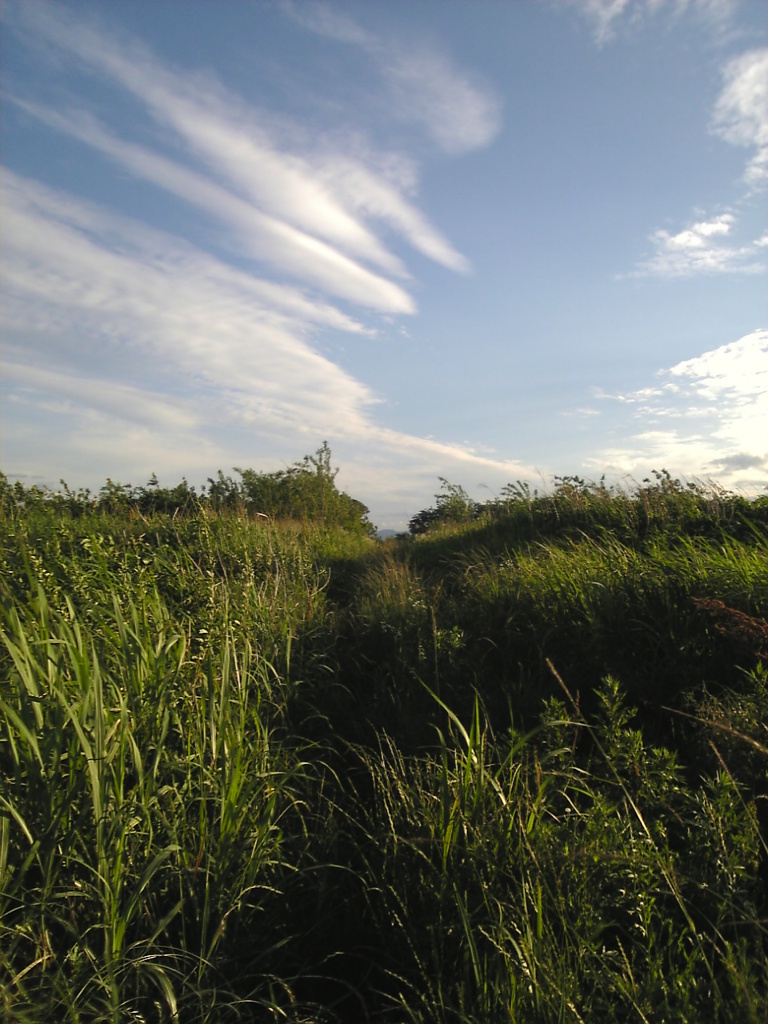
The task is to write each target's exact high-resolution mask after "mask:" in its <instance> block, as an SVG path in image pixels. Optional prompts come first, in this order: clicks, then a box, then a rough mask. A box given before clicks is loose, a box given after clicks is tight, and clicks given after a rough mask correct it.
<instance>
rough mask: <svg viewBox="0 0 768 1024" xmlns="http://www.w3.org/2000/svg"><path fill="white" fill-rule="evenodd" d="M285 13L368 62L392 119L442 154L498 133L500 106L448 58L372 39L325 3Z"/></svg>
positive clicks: (406, 43) (475, 144)
mask: <svg viewBox="0 0 768 1024" xmlns="http://www.w3.org/2000/svg"><path fill="white" fill-rule="evenodd" d="M287 9H288V10H289V11H290V12H291V13H292V15H293V17H294V18H295V20H296V21H297V22H298V23H299V24H301V25H303V26H304V28H306V29H308V30H310V31H312V32H315V33H317V34H318V35H321V36H325V37H326V38H328V39H333V40H335V41H337V42H340V43H345V44H347V45H351V46H356V47H359V48H360V49H361V50H363V51H364V52H365V53H366V54H367V55H368V56H369V57H371V58H372V59H373V61H374V62H375V65H376V67H377V69H378V73H379V75H380V76H381V79H382V81H383V83H384V86H385V89H386V91H387V110H388V111H389V113H390V116H394V117H397V118H398V119H400V120H401V121H405V122H409V123H413V124H417V125H419V126H421V127H422V128H423V129H425V130H426V132H427V133H428V134H429V136H430V137H431V138H432V140H433V141H434V142H435V143H436V144H437V145H438V146H439V147H440V148H441V149H443V150H444V151H445V152H446V153H452V154H458V153H466V152H469V151H470V150H473V149H478V148H481V147H483V146H487V145H488V144H489V143H490V142H491V141H492V140H493V139H494V138H495V137H496V135H497V134H498V132H499V130H500V128H501V104H500V101H499V100H498V98H497V97H496V95H495V94H494V93H493V92H492V91H491V89H490V88H489V87H488V86H486V85H483V84H482V83H481V82H480V81H479V80H477V79H474V78H473V77H472V76H470V75H469V74H468V73H467V72H466V71H463V70H461V69H459V68H458V67H457V66H456V65H455V64H454V62H453V61H452V60H451V59H450V57H448V56H447V55H446V54H444V53H441V52H439V51H438V50H437V49H435V48H434V47H432V48H430V47H428V46H427V45H426V44H424V43H420V44H414V43H413V42H411V41H405V40H402V39H384V38H381V37H379V36H375V35H374V34H373V33H371V32H368V31H366V30H365V29H364V28H362V27H361V26H360V25H358V24H357V23H356V22H354V21H353V20H352V19H351V18H348V17H347V16H346V15H344V14H341V13H340V12H339V11H337V10H334V9H333V8H332V7H330V6H328V5H327V4H301V5H298V4H292V5H290V6H289V7H288V8H287Z"/></svg>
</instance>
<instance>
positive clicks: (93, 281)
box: [0, 170, 525, 508]
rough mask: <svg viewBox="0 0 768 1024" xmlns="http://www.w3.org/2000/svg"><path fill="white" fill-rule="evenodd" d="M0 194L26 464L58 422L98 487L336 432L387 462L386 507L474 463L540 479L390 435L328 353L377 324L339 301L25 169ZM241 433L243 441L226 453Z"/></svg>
mask: <svg viewBox="0 0 768 1024" xmlns="http://www.w3.org/2000/svg"><path fill="white" fill-rule="evenodd" d="M0 185H1V186H2V187H1V188H0V204H1V205H2V209H3V238H2V258H3V280H2V309H3V335H4V339H5V345H4V367H3V388H4V391H5V406H6V411H7V410H8V409H9V408H11V409H12V411H14V417H13V424H12V425H11V426H10V428H9V429H6V430H5V443H6V445H7V444H9V443H12V444H13V449H14V452H15V453H16V455H17V457H20V456H21V455H22V454H23V453H24V451H25V443H26V442H25V432H24V429H23V428H22V426H21V424H23V423H24V422H32V421H35V420H37V421H39V418H40V417H41V416H42V417H45V418H46V420H47V421H50V422H51V423H53V424H55V426H54V427H52V429H51V432H50V440H49V443H48V445H47V449H48V452H49V459H50V472H51V474H52V475H53V474H60V473H61V472H62V471H64V472H71V471H72V466H73V464H74V465H76V466H77V467H79V478H80V479H82V477H83V473H84V465H86V464H87V467H88V468H87V470H86V471H85V475H86V479H88V480H90V475H91V474H92V473H93V472H97V471H98V470H97V469H96V467H98V466H100V465H103V466H104V468H105V471H106V472H109V473H112V474H113V475H114V472H115V468H114V459H115V452H116V451H119V452H122V453H123V454H121V455H120V457H119V459H118V462H119V463H120V465H121V466H122V467H125V466H127V467H128V471H129V472H134V473H135V472H136V471H138V470H136V469H134V470H131V468H130V467H131V466H134V467H142V466H144V467H147V466H151V467H152V468H154V469H156V470H160V471H162V470H163V469H165V468H168V469H169V470H171V471H174V472H175V473H176V475H178V473H179V472H182V471H183V472H187V473H190V472H194V471H196V470H197V469H198V468H206V469H207V471H208V472H211V471H212V470H213V469H214V468H216V467H217V466H220V465H222V464H223V465H225V466H226V465H227V464H228V463H229V464H231V463H235V462H237V461H240V462H245V464H248V462H249V461H250V460H252V459H253V458H254V456H259V455H260V456H261V457H262V458H265V457H266V458H273V456H274V449H275V447H276V445H277V446H279V445H281V444H284V441H285V438H290V439H291V450H292V451H295V450H296V446H297V445H299V446H302V445H306V447H307V448H309V449H311V448H312V446H313V445H315V444H316V443H317V439H318V438H321V437H325V438H328V440H329V441H331V442H332V443H335V444H336V443H338V444H341V445H344V444H351V443H354V444H355V445H359V444H360V443H362V444H364V445H365V446H366V452H367V456H366V457H367V458H369V459H378V460H380V461H385V462H386V461H387V460H388V463H389V464H388V473H387V474H386V482H385V479H384V477H382V476H381V475H380V476H379V478H378V481H377V478H376V477H375V476H374V477H372V478H371V480H370V488H371V490H370V491H369V493H368V495H363V496H365V497H367V498H368V500H372V498H373V497H378V498H379V499H380V507H383V508H386V506H387V502H388V501H390V500H391V499H390V496H389V495H388V493H387V492H388V490H390V489H392V488H393V487H394V486H395V485H394V484H393V481H396V480H397V479H398V475H403V476H404V477H405V478H406V479H410V478H414V476H415V477H418V478H419V479H420V480H421V481H422V483H423V481H424V480H425V479H429V478H430V477H435V476H437V475H438V474H439V473H442V472H445V467H446V466H463V467H470V468H474V469H476V470H480V469H481V470H483V471H488V472H489V473H490V474H491V476H492V478H493V477H494V476H495V478H496V479H499V480H502V481H503V480H504V479H506V478H507V477H512V476H514V475H520V474H521V473H523V472H524V471H525V467H522V466H520V465H519V464H517V463H513V462H509V461H506V460H503V459H494V458H493V457H492V456H489V455H488V454H487V453H481V452H475V451H473V450H472V449H470V448H468V447H467V446H464V445H456V444H450V443H442V442H440V441H436V440H434V439H432V438H422V437H417V436H413V435H408V434H405V433H403V432H399V431H396V430H393V429H391V428H387V427H383V426H381V425H379V424H378V423H377V422H376V419H375V417H374V415H373V414H374V411H375V409H376V407H377V406H378V405H379V404H380V402H381V398H380V396H378V395H376V394H375V393H374V392H373V391H372V390H371V389H370V388H369V387H367V386H366V385H365V384H363V383H362V382H360V381H358V380H356V379H355V378H354V377H353V376H351V375H350V374H348V373H346V372H345V371H344V370H343V369H341V367H339V366H338V365H337V364H336V363H334V362H333V361H332V360H331V359H329V358H327V357H326V356H324V355H323V354H321V352H319V351H318V349H317V348H316V347H315V345H314V343H313V342H314V338H315V336H316V333H317V331H319V330H322V329H325V328H332V329H333V330H336V331H342V332H345V333H347V334H351V335H362V334H365V333H366V332H367V331H368V329H367V328H366V327H365V325H363V324H362V323H360V322H359V321H358V320H356V319H354V318H353V317H350V316H349V315H348V314H347V313H346V312H344V311H343V310H340V309H338V308H337V307H335V306H334V305H333V304H331V303H329V302H327V301H325V300H322V299H318V298H317V297H313V296H311V295H308V294H306V293H305V292H304V291H302V290H300V289H298V288H295V287H292V286H288V285H285V284H279V283H277V282H275V281H270V280H264V279H261V278H258V277H256V276H255V275H253V274H251V273H246V272H245V271H243V270H241V269H238V268H236V267H234V266H231V265H229V264H228V263H226V262H222V261H221V260H219V259H217V258H215V257H214V256H212V255H211V254H209V253H206V252H204V251H202V250H200V249H198V248H197V247H195V246H193V245H191V244H189V243H186V242H183V241H181V240H180V239H178V238H175V237H172V236H169V235H167V234H165V233H163V232H160V231H157V230H155V229H152V228H150V227H147V226H145V225H142V224H139V223H137V222H135V221H132V220H129V219H127V218H124V217H121V216H120V215H118V214H115V213H113V212H109V211H106V210H104V209H103V208H101V207H99V206H97V205H95V204H93V203H90V202H85V201H83V200H78V199H75V198H74V197H72V196H71V195H68V194H66V193H62V192H61V191H59V190H55V189H51V188H49V187H46V186H43V185H41V184H40V183H38V182H34V181H31V180H30V179H28V178H25V177H22V176H19V175H16V174H14V173H13V172H10V171H7V170H6V171H4V172H3V174H2V178H0ZM25 410H27V419H26V420H25ZM225 430H226V431H232V432H233V434H232V437H234V438H235V440H231V439H230V440H228V442H227V445H226V446H224V445H223V444H220V443H219V442H218V441H217V437H219V436H220V435H221V432H222V431H225ZM121 438H122V442H121V441H120V439H121ZM237 438H239V440H237ZM254 438H258V439H260V441H259V444H254ZM302 439H303V440H302ZM108 442H109V443H108ZM110 446H111V447H110ZM110 452H111V458H112V460H113V463H112V466H110V465H109V460H108V458H107V456H108V455H109V454H110ZM174 459H175V462H174ZM358 459H359V456H358ZM126 460H127V461H126ZM38 462H39V457H38ZM398 463H399V469H398ZM6 465H7V463H6ZM348 466H349V467H350V468H351V469H353V470H354V469H355V458H354V457H352V458H350V459H348ZM67 467H69V469H67ZM409 467H410V468H409ZM9 468H11V469H12V467H9ZM120 471H121V472H122V471H123V470H120ZM55 478H56V479H57V478H58V476H56V477H55Z"/></svg>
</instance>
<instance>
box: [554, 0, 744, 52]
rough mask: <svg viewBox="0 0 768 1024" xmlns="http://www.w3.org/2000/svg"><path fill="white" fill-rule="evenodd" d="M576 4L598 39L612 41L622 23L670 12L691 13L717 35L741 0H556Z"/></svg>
mask: <svg viewBox="0 0 768 1024" xmlns="http://www.w3.org/2000/svg"><path fill="white" fill-rule="evenodd" d="M556 2H561V3H562V2H564V3H566V4H567V5H568V6H570V7H573V8H574V9H575V10H576V11H578V13H579V14H580V15H581V16H582V17H584V18H585V19H586V20H587V21H588V22H589V23H590V24H591V25H592V30H593V35H594V39H595V42H596V43H597V44H598V45H599V46H602V45H604V44H605V43H607V42H610V41H611V40H612V39H613V38H614V37H615V36H616V34H617V32H618V29H619V27H620V26H621V25H622V24H625V23H627V22H628V23H629V24H630V25H633V26H634V25H637V24H638V23H640V22H641V21H643V20H644V19H645V18H647V17H649V16H650V17H653V16H654V15H657V14H658V13H659V12H662V11H663V12H667V13H668V14H669V15H670V16H671V17H673V18H679V17H681V16H682V15H684V14H685V13H687V12H692V13H693V14H694V15H695V16H696V17H698V18H699V20H700V21H701V22H703V23H704V24H706V25H707V26H709V28H710V29H711V30H712V31H714V32H715V33H717V34H722V33H723V31H724V29H725V28H726V27H727V26H728V24H729V22H730V20H731V15H732V13H733V12H734V10H735V9H736V7H737V5H738V0H556Z"/></svg>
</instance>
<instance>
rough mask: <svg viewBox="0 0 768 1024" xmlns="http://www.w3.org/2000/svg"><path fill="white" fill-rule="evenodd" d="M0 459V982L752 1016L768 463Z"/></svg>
mask: <svg viewBox="0 0 768 1024" xmlns="http://www.w3.org/2000/svg"><path fill="white" fill-rule="evenodd" d="M238 474H239V479H232V478H229V477H225V476H224V475H223V474H221V473H220V474H219V475H218V477H217V478H216V479H212V480H210V481H209V486H208V487H207V488H206V489H205V490H204V491H203V492H201V493H196V492H195V491H194V489H193V488H190V487H189V486H188V485H187V484H186V482H183V483H182V484H181V485H179V486H178V487H176V488H173V489H163V488H160V487H159V485H158V484H157V481H156V480H154V479H153V480H151V481H150V482H149V484H147V485H146V487H142V488H131V487H125V486H121V485H116V484H114V483H112V482H111V481H108V482H107V484H106V485H105V486H104V488H102V489H101V491H100V492H99V493H98V494H96V495H91V494H90V493H89V492H87V491H79V492H73V491H71V490H69V489H68V488H66V486H65V487H64V489H63V490H62V491H61V492H59V493H56V494H54V493H52V492H49V491H44V490H39V489H37V488H25V487H23V486H21V485H20V484H16V485H12V484H10V483H9V482H8V481H7V480H6V478H5V477H2V476H0V514H1V517H2V521H1V522H0V615H1V618H0V722H1V723H2V725H1V726H0V1015H2V1017H3V1019H4V1020H8V1021H13V1022H19V1024H27V1022H29V1024H32V1022H35V1024H37V1022H41V1024H42V1022H51V1024H53V1022H55V1024H61V1022H72V1024H75V1022H78V1024H86V1022H89V1024H90V1022H96V1021H104V1022H113V1024H117V1022H131V1024H139V1022H146V1024H149V1022H155V1021H158V1022H161V1021H162V1022H166V1021H168V1022H170V1021H178V1022H180V1024H186V1022H210V1024H218V1022H222V1024H228V1022H233V1024H234V1022H238V1021H243V1022H250V1021H254V1022H256V1021H258V1022H261V1021H284V1022H286V1024H310V1022H316V1024H321V1022H322V1024H364V1022H371V1024H374V1022H381V1024H386V1022H391V1024H432V1022H435V1024H437V1022H439V1024H443V1022H444V1024H469V1022H472V1024H481V1022H483V1024H485V1022H510V1024H512V1022H520V1024H539V1022H541V1024H555V1022H558V1024H560V1022H562V1024H565V1022H568V1024H571V1022H573V1024H576V1022H584V1024H592V1022H595V1021H601V1022H634V1021H636V1022H638V1024H641V1022H665V1024H672V1022H681V1024H682V1022H692V1021H697V1022H713V1024H715V1022H721V1024H738V1022H745V1024H747V1022H753V1024H764V1022H765V1020H766V1019H768V899H767V896H768V891H767V886H768V845H766V844H767V843H768V728H767V727H766V723H768V622H766V619H768V498H766V497H761V498H756V499H751V500H748V499H746V498H744V497H741V496H737V495H733V494H729V493H726V492H724V491H722V490H720V489H718V488H717V487H715V486H707V487H704V486H699V485H688V484H683V483H681V482H680V481H678V480H676V479H673V478H672V477H671V476H670V475H669V474H668V473H666V472H660V473H657V474H655V475H654V476H653V478H651V479H649V480H647V481H643V482H642V483H640V484H638V485H637V486H636V487H635V488H633V489H632V490H629V491H627V490H617V489H612V488H608V487H605V486H604V485H603V484H592V483H589V482H586V481H584V480H581V479H579V478H577V477H565V478H556V479H555V481H554V483H553V486H552V488H551V490H550V491H549V492H548V493H546V494H544V493H542V494H539V493H536V492H531V490H530V489H529V488H528V487H527V486H525V485H524V484H520V483H518V484H514V485H510V486H509V487H508V488H506V489H505V491H504V492H503V493H502V495H501V496H500V497H499V498H497V499H493V500H492V501H488V502H486V503H484V504H477V503H475V502H473V501H471V500H470V499H469V498H468V496H467V495H466V494H465V492H464V491H463V490H462V488H461V487H459V486H457V485H452V484H449V483H447V482H443V488H442V491H441V493H440V494H439V495H438V496H437V497H436V502H435V505H434V507H432V508H430V509H425V510H423V511H422V512H420V513H418V514H417V515H415V516H414V518H413V519H412V520H411V524H410V530H409V533H408V534H407V535H404V536H401V537H397V538H394V539H391V540H387V541H380V540H378V539H377V538H376V536H375V532H374V530H373V528H372V526H371V524H370V523H369V522H368V517H367V510H366V509H365V508H364V506H363V505H362V504H361V503H360V502H357V501H355V500H354V499H352V498H350V497H349V496H348V495H345V494H342V493H341V492H339V490H338V489H337V487H336V484H335V471H334V470H333V468H332V465H331V456H330V451H329V449H328V448H327V446H323V448H321V449H319V450H318V452H316V453H315V455H314V456H311V457H310V456H308V457H307V458H305V459H304V460H303V461H302V462H300V463H297V464H296V465H295V466H294V467H292V468H291V469H289V470H286V471H282V472H279V473H272V474H263V473H256V472H254V471H252V470H244V471H238Z"/></svg>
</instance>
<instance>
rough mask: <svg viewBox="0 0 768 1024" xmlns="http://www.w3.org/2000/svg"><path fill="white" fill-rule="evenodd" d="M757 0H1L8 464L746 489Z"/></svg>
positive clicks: (767, 457) (373, 492) (762, 345)
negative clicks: (317, 470)
mask: <svg viewBox="0 0 768 1024" xmlns="http://www.w3.org/2000/svg"><path fill="white" fill-rule="evenodd" d="M766 14H767V11H766V5H765V3H764V2H763V0H517V2H508V3H503V2H491V0H487V2H479V0H472V2H470V0H442V2H440V3H437V2H432V0H429V2H427V0H425V2H421V0H411V2H409V3H397V2H373V0H365V2H363V0H357V2H347V3H343V2H332V3H327V4H314V3H311V2H308V0H301V2H295V3H288V2H274V3H271V2H268V0H262V2H250V3H249V2H246V0H230V2H228V3H220V2H214V0H204V2H203V0H183V2H182V0H175V2H173V0H168V2H164V3H145V2H130V0H120V2H116V0H105V2H101V3H98V4H97V3H65V2H57V3H53V4H46V3H43V2H37V0H35V2H28V3H18V2H14V0H6V3H5V4H4V5H3V7H2V13H1V14H0V17H1V18H2V22H1V24H0V29H1V30H2V35H1V37H0V46H1V47H2V50H1V52H0V58H1V59H2V66H3V69H4V73H3V79H2V93H1V100H2V119H1V120H0V160H1V162H2V179H1V181H2V199H1V202H2V207H1V208H0V216H1V217H2V234H1V235H0V271H1V272H2V277H1V279H0V281H1V283H0V288H1V289H2V294H1V295H0V298H1V299H2V314H0V315H1V317H2V319H1V320H0V326H1V327H2V373H1V375H0V388H1V390H2V406H1V407H0V429H1V433H0V443H1V447H0V466H1V467H2V469H3V471H4V472H5V473H6V474H7V475H8V476H9V477H11V478H19V479H22V480H24V481H25V482H27V483H43V484H48V485H53V486H55V485H57V484H58V481H59V479H60V478H62V477H63V478H64V479H66V480H67V482H68V483H69V484H70V486H90V487H98V486H100V485H101V484H102V483H103V482H104V480H105V479H106V477H107V476H110V477H111V478H112V479H115V480H120V481H122V482H131V483H133V484H140V483H144V482H146V480H148V478H149V476H150V475H151V474H152V473H156V474H157V475H158V477H159V478H160V481H161V482H162V483H167V484H174V483H176V482H178V480H179V479H180V478H181V476H182V475H185V476H186V477H187V478H188V480H189V481H190V483H194V484H200V483H202V482H204V481H205V480H206V478H207V477H208V476H211V475H213V474H214V473H215V472H216V470H218V469H219V468H221V469H223V470H225V472H230V471H231V468H232V467H234V466H241V467H252V468H255V469H262V470H270V469H276V468H280V467H283V466H285V465H288V464H291V463H293V462H294V461H296V460H298V459H300V458H301V457H302V456H303V455H304V454H305V453H307V452H313V451H314V450H315V449H316V448H317V447H318V446H319V445H320V444H321V443H322V441H323V440H328V442H329V443H330V445H331V448H332V450H333V453H334V459H335V462H337V463H338V464H339V465H340V467H341V472H340V475H339V483H340V484H341V486H343V487H344V488H345V489H347V490H348V491H349V492H350V493H351V494H353V495H354V496H355V497H358V498H360V499H362V500H363V501H365V503H366V504H367V505H369V507H370V509H371V511H372V518H373V520H374V521H375V522H376V523H377V524H378V525H379V526H380V527H382V528H384V527H395V528H397V527H402V526H403V524H404V523H405V522H406V521H407V519H408V517H409V516H410V515H412V514H413V513H414V512H416V511H418V510H419V509H420V508H423V507H425V506H426V505H428V504H430V503H431V502H432V498H433V495H434V494H435V492H436V491H437V490H438V489H439V482H438V477H445V478H447V479H449V480H451V481H453V482H457V483H461V484H463V486H464V487H465V488H466V489H467V491H468V492H469V493H470V494H471V495H472V496H473V497H475V498H478V499H483V498H486V497H489V496H491V495H492V494H494V493H498V491H499V490H500V488H501V487H503V486H504V484H506V483H508V482H511V481H515V480H518V479H523V480H528V481H530V482H531V483H532V484H533V485H534V486H539V487H547V486H551V485H552V479H553V476H554V475H556V474H557V475H563V474H579V475H582V476H585V477H587V478H589V479H596V480H597V479H599V478H600V477H602V476H603V475H604V474H605V476H606V478H607V479H608V480H609V481H612V482H620V483H625V484H628V485H630V484H631V482H632V481H633V480H634V481H637V480H640V479H642V478H643V477H644V476H645V475H647V473H648V472H649V471H650V470H651V469H653V468H656V469H662V468H666V469H668V470H669V471H671V472H672V473H673V474H675V475H681V476H683V477H685V478H687V479H691V478H697V479H702V480H710V479H711V480H716V481H718V482H719V483H720V484H722V485H723V486H726V487H728V488H733V489H743V490H746V491H749V492H752V493H754V492H760V491H762V490H763V489H764V488H765V487H766V485H767V484H768V301H767V296H768V290H766V287H765V285H766V268H767V267H768V230H767V229H768V224H767V223H766V221H767V220H768V218H767V217H766V188H767V187H768V17H766Z"/></svg>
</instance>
